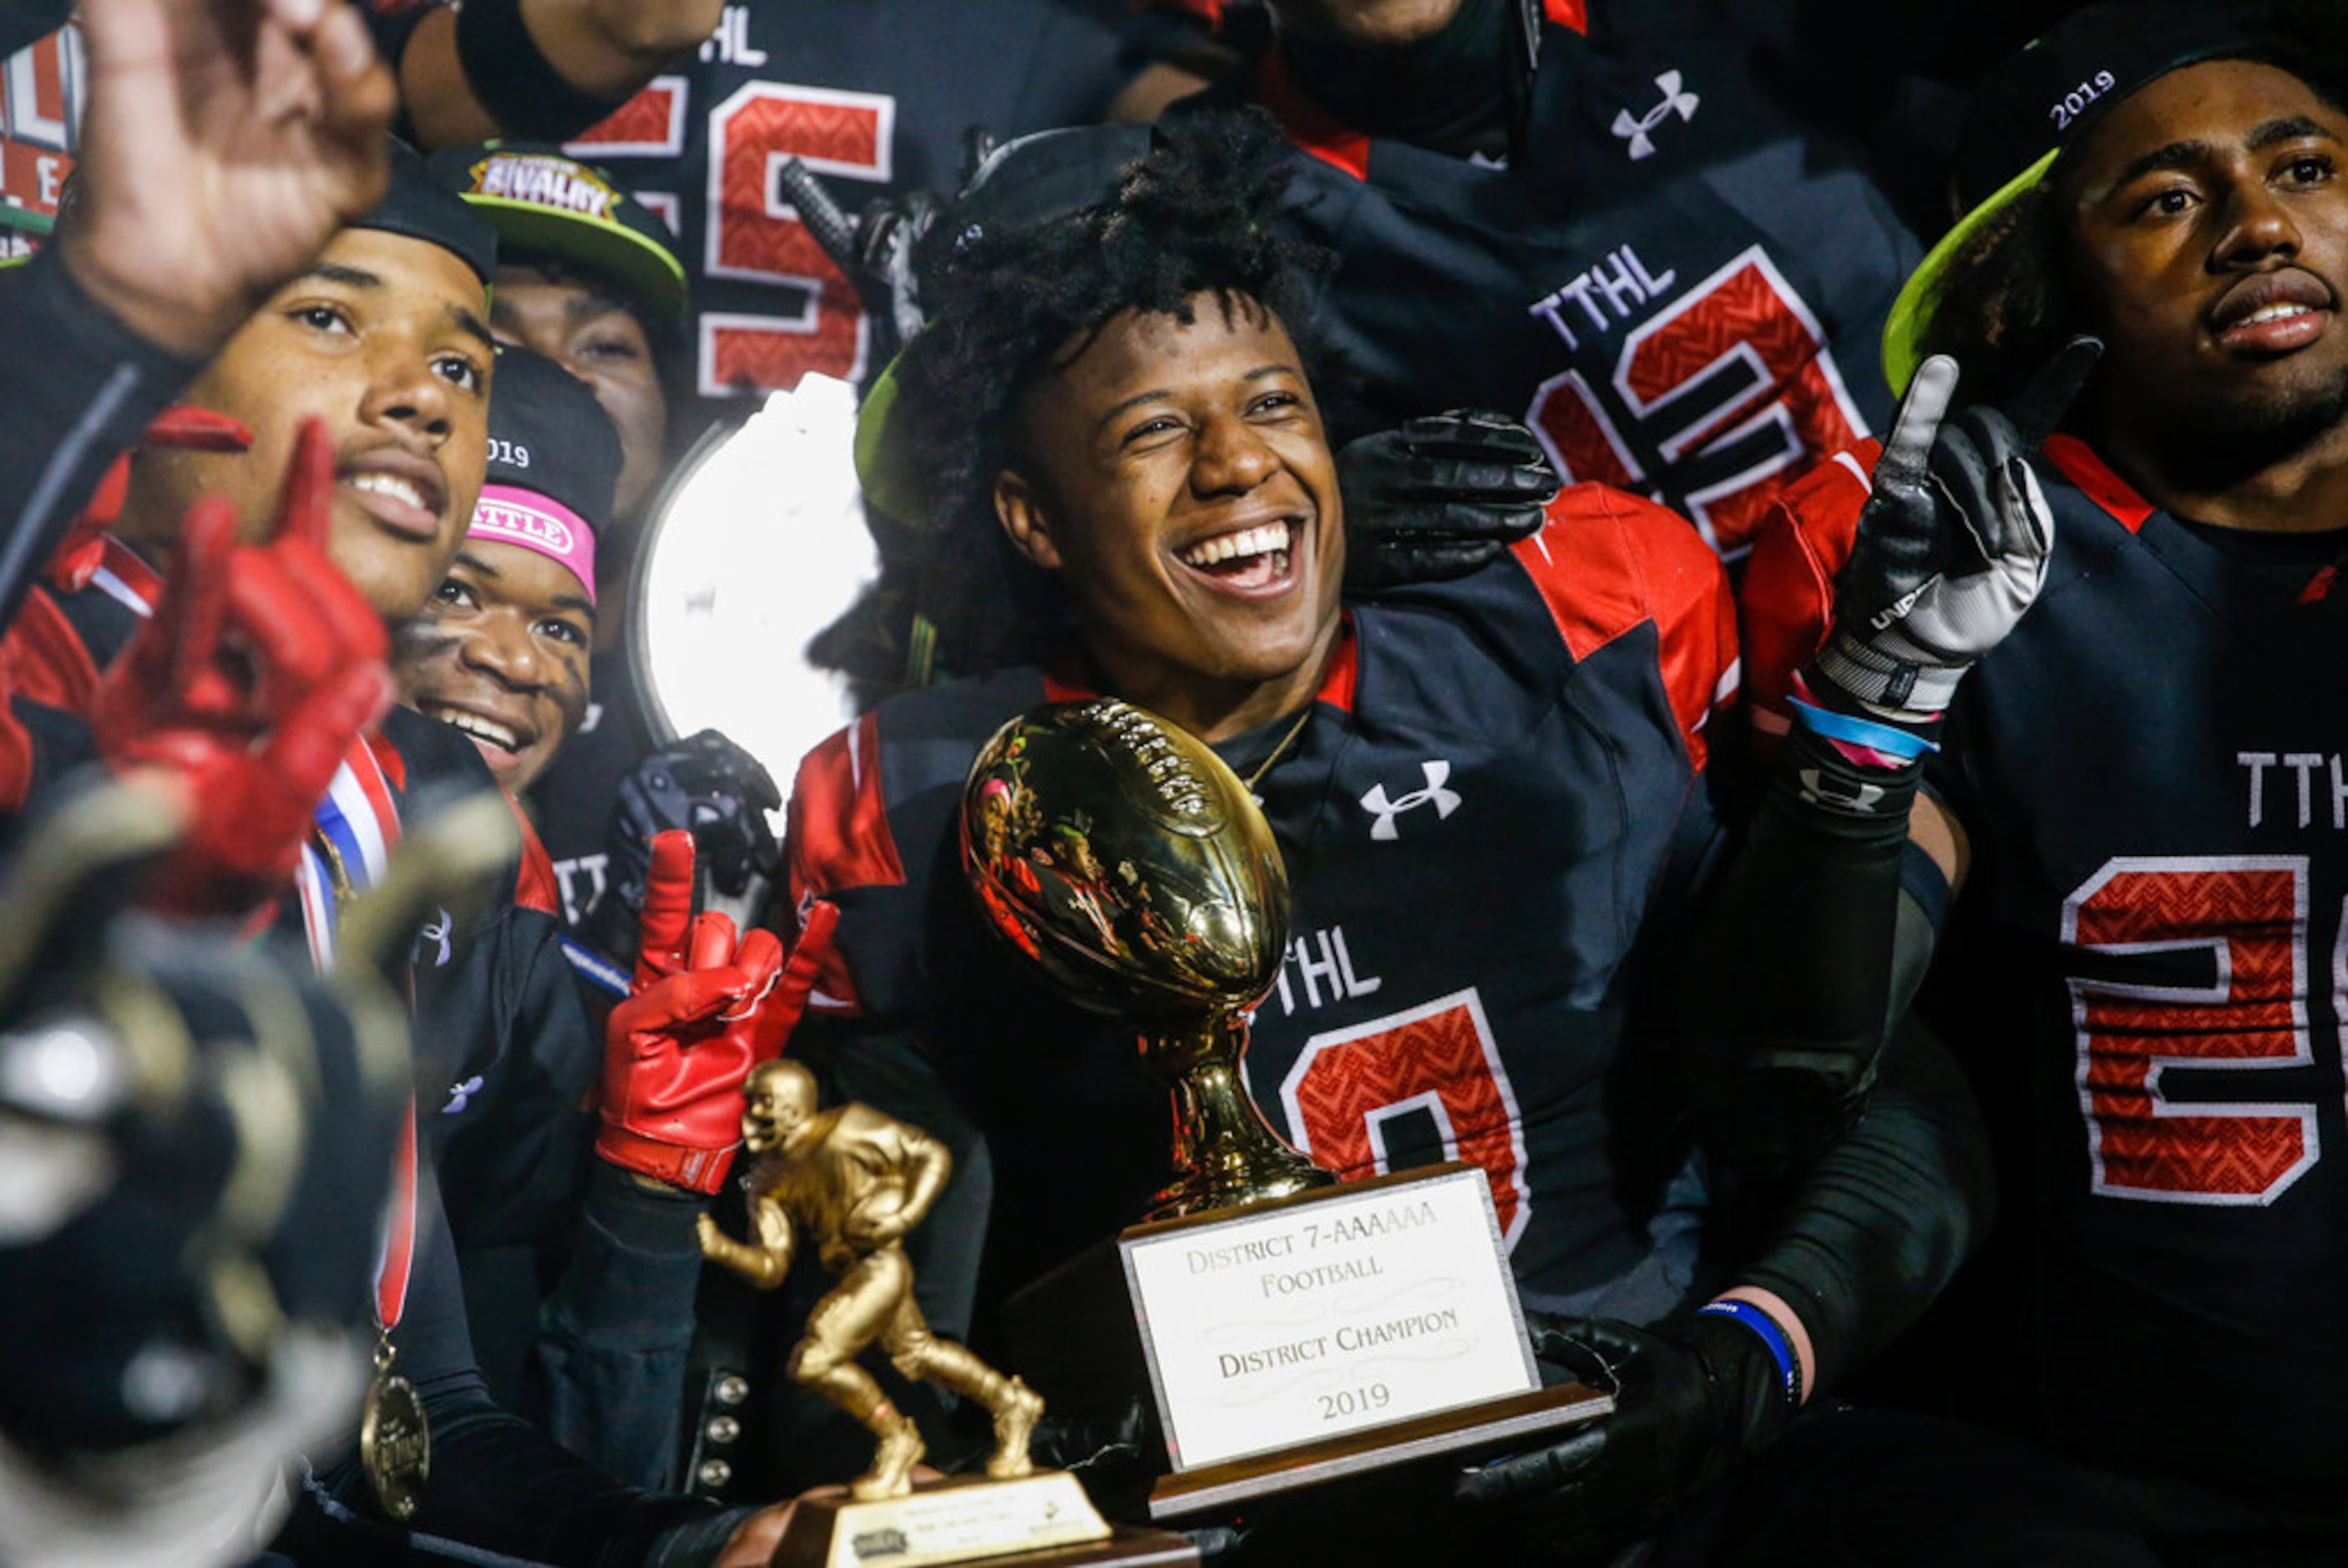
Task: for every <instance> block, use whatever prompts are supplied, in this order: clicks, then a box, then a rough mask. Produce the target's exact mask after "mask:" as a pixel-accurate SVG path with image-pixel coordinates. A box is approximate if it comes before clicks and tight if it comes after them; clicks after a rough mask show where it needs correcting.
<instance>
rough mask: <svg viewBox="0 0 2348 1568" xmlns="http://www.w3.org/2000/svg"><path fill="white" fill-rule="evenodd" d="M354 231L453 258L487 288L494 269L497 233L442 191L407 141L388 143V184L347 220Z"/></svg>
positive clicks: (496, 263) (493, 274) (493, 276)
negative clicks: (418, 244) (400, 237)
mask: <svg viewBox="0 0 2348 1568" xmlns="http://www.w3.org/2000/svg"><path fill="white" fill-rule="evenodd" d="M350 226H351V227H352V228H354V229H381V230H383V231H384V232H386V233H392V234H404V235H406V236H407V238H409V239H411V240H423V241H425V242H427V243H430V244H435V245H438V246H439V247H440V248H441V249H443V250H446V251H453V252H455V253H456V254H457V257H458V260H460V261H462V262H463V263H465V264H466V265H467V266H469V267H470V268H471V269H472V270H473V275H474V276H476V277H478V278H479V279H480V280H481V286H482V287H484V288H487V287H488V286H489V284H490V282H491V281H492V280H493V279H494V278H495V277H496V275H497V270H498V232H497V231H496V230H495V229H492V228H491V227H489V224H488V223H486V222H483V221H482V220H481V218H480V217H479V214H477V213H476V212H474V211H473V210H472V209H471V208H470V207H468V206H467V205H465V203H464V202H462V201H458V200H457V199H456V198H455V197H454V196H452V195H450V194H449V193H448V191H444V190H442V189H441V188H440V182H439V181H437V180H435V179H433V178H432V174H431V171H430V170H428V169H427V167H426V166H425V162H424V159H423V157H422V155H421V154H419V153H417V150H415V149H414V148H412V147H410V146H408V145H407V143H406V142H404V141H401V140H398V139H396V138H395V139H393V141H392V144H391V179H390V181H388V182H387V183H386V185H385V186H384V191H383V200H382V201H378V202H376V204H375V206H374V208H373V209H372V210H370V211H366V212H363V213H361V214H360V215H359V216H357V217H355V218H354V219H352V220H351V225H350Z"/></svg>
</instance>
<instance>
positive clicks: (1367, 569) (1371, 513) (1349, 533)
mask: <svg viewBox="0 0 2348 1568" xmlns="http://www.w3.org/2000/svg"><path fill="white" fill-rule="evenodd" d="M1337 488H1338V490H1339V491H1340V492H1341V493H1342V494H1343V495H1344V498H1345V585H1346V586H1347V587H1349V588H1355V589H1360V590H1363V591H1365V592H1369V591H1375V590H1376V589H1380V588H1392V587H1396V586H1399V585H1400V584H1403V583H1433V582H1439V581H1441V580H1443V579H1445V578H1448V577H1461V576H1465V575H1466V574H1467V573H1470V572H1473V571H1475V570H1476V569H1477V568H1478V567H1479V566H1482V565H1485V564H1487V563H1488V562H1492V561H1495V560H1497V559H1498V557H1499V554H1500V552H1502V551H1503V550H1506V549H1507V548H1508V547H1509V545H1511V544H1513V543H1515V542H1517V541H1519V540H1520V539H1529V538H1530V537H1531V536H1532V535H1533V534H1535V533H1538V532H1540V526H1541V518H1542V515H1543V509H1544V508H1545V507H1547V506H1548V505H1549V503H1550V500H1552V499H1554V498H1555V496H1556V495H1557V492H1558V489H1559V481H1558V477H1557V469H1554V468H1552V467H1551V466H1550V460H1549V454H1548V453H1547V452H1545V451H1544V450H1542V449H1541V444H1540V439H1539V438H1537V437H1535V436H1534V434H1533V433H1532V432H1531V431H1530V430H1529V429H1527V428H1525V427H1524V426H1522V425H1520V424H1519V423H1517V421H1515V420H1514V419H1510V418H1506V417H1505V416H1503V415H1499V414H1488V413H1482V412H1479V411H1477V410H1474V409H1466V408H1455V409H1453V410H1452V411H1451V412H1449V413H1447V414H1436V415H1432V416H1429V417H1426V418H1417V419H1413V420H1411V421H1410V422H1409V423H1407V424H1406V425H1404V426H1403V427H1402V428H1400V429H1397V430H1380V431H1378V432H1377V433H1376V434H1375V435H1370V436H1364V437H1363V438H1361V439H1359V440H1357V441H1353V442H1350V443H1348V444H1347V445H1346V447H1345V449H1344V450H1343V451H1341V452H1339V453H1338V454H1337Z"/></svg>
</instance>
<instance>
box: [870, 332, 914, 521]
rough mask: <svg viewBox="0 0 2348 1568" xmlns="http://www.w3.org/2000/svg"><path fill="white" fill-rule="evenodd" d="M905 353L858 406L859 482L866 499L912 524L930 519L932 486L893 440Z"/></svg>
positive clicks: (881, 373) (881, 376)
mask: <svg viewBox="0 0 2348 1568" xmlns="http://www.w3.org/2000/svg"><path fill="white" fill-rule="evenodd" d="M902 359H903V356H898V358H896V359H891V361H889V363H888V365H887V366H885V367H884V368H883V369H882V370H881V372H880V375H879V376H877V377H874V378H873V381H872V385H871V386H870V387H867V388H865V391H864V400H863V401H862V402H860V403H859V404H858V405H857V406H856V482H857V483H858V484H860V485H861V486H863V487H864V499H865V500H869V501H870V502H871V503H872V504H873V505H874V506H876V507H879V508H880V510H881V511H884V512H886V513H887V514H888V515H889V516H891V517H893V518H895V519H896V520H897V521H899V522H901V523H904V524H906V525H908V526H909V527H913V528H921V527H924V526H926V525H927V524H928V522H929V521H930V487H929V486H928V485H927V484H925V483H924V482H923V481H922V475H920V474H918V473H916V472H914V471H913V470H912V468H911V465H910V464H908V463H906V462H905V461H904V460H903V457H902V455H901V454H900V453H898V452H896V451H893V450H892V449H891V446H890V442H889V417H890V415H891V414H892V413H893V412H894V411H895V410H896V407H897V366H898V365H899V364H900V363H901V362H902Z"/></svg>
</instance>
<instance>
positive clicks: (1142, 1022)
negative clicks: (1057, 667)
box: [962, 697, 1612, 1520]
mask: <svg viewBox="0 0 2348 1568" xmlns="http://www.w3.org/2000/svg"><path fill="white" fill-rule="evenodd" d="M962 807H963V809H962V845H963V868H964V870H965V872H967V873H968V876H969V878H970V882H971V885H972V887H973V891H974V892H976V893H977V896H978V901H979V903H980V905H981V907H982V909H983V912H984V914H985V917H986V919H987V922H988V923H989V924H991V925H992V926H993V928H994V931H995V932H996V934H998V935H1000V936H1001V937H1003V938H1004V940H1005V941H1007V942H1008V943H1009V944H1011V945H1012V946H1014V947H1015V948H1016V949H1018V951H1019V952H1020V953H1021V954H1025V957H1026V959H1027V960H1028V961H1029V962H1030V963H1032V964H1033V965H1035V966H1036V967H1037V968H1038V969H1040V970H1041V971H1042V972H1043V974H1044V975H1046V976H1047V977H1048V978H1049V979H1050V980H1052V981H1053V982H1054V983H1055V984H1056V985H1057V986H1058V987H1059V988H1060V989H1061V991H1062V992H1063V993H1064V994H1065V995H1066V996H1067V997H1069V999H1070V1000H1072V1001H1074V1002H1075V1003H1076V1004H1077V1005H1078V1006H1083V1007H1085V1008H1086V1009H1089V1010H1091V1011H1095V1012H1101V1013H1107V1014H1111V1015H1114V1016H1118V1017H1120V1018H1123V1019H1125V1020H1127V1021H1128V1022H1130V1023H1131V1024H1132V1026H1134V1028H1135V1030H1136V1032H1137V1034H1138V1037H1139V1043H1140V1047H1141V1056H1142V1060H1143V1063H1144V1065H1145V1067H1146V1068H1148V1070H1149V1072H1150V1073H1151V1074H1152V1075H1153V1076H1154V1077H1156V1078H1159V1080H1160V1081H1161V1082H1163V1083H1165V1084H1166V1085H1167V1087H1168V1088H1169V1092H1170V1095H1171V1098H1172V1102H1173V1121H1174V1137H1173V1160H1172V1164H1173V1175H1172V1180H1171V1181H1169V1182H1168V1184H1167V1185H1166V1186H1165V1187H1164V1188H1162V1189H1161V1190H1160V1191H1159V1192H1158V1194H1157V1196H1156V1197H1155V1199H1154V1200H1153V1201H1152V1202H1151V1206H1150V1208H1149V1210H1148V1214H1147V1215H1146V1216H1145V1222H1144V1223H1142V1224H1140V1225H1138V1226H1136V1227H1134V1228H1132V1229H1129V1230H1128V1231H1127V1232H1125V1233H1123V1235H1121V1236H1120V1237H1119V1238H1118V1239H1117V1253H1118V1257H1119V1261H1120V1262H1121V1264H1122V1273H1123V1282H1122V1283H1123V1285H1124V1292H1123V1294H1124V1295H1125V1297H1126V1300H1127V1302H1128V1303H1129V1305H1130V1309H1131V1311H1130V1317H1129V1318H1124V1319H1123V1322H1124V1323H1130V1324H1132V1325H1135V1326H1138V1330H1139V1346H1138V1351H1139V1355H1138V1357H1132V1359H1134V1360H1136V1361H1138V1362H1140V1363H1142V1364H1144V1365H1146V1369H1147V1375H1148V1382H1149V1385H1150V1390H1151V1393H1152V1395H1153V1397H1154V1399H1155V1403H1156V1407H1157V1412H1158V1416H1159V1424H1160V1427H1161V1429H1162V1430H1163V1432H1164V1434H1165V1437H1166V1439H1167V1449H1168V1454H1169V1460H1171V1462H1172V1465H1173V1473H1171V1474H1169V1475H1168V1476H1165V1477H1162V1478H1160V1480H1159V1482H1158V1484H1157V1487H1156V1489H1155V1490H1154V1491H1152V1493H1151V1496H1150V1501H1149V1509H1150V1513H1151V1516H1152V1517H1153V1518H1154V1519H1160V1520H1164V1519H1176V1518H1182V1517H1187V1516H1194V1515H1200V1514H1206V1513H1210V1512H1214V1511H1220V1510H1223V1509H1227V1508H1229V1507H1231V1506H1232V1505H1234V1504H1237V1503H1240V1502H1242V1501H1247V1500H1249V1499H1251V1498H1259V1497H1263V1496H1266V1495H1269V1494H1272V1493H1276V1492H1282V1491H1292V1490H1294V1489H1296V1488H1298V1487H1301V1486H1309V1485H1313V1484H1316V1483H1318V1482H1321V1481H1324V1480H1334V1479H1336V1478H1338V1477H1340V1476H1345V1475H1352V1474H1357V1473H1360V1472H1363V1471H1365V1470H1375V1469H1379V1468H1382V1467H1384V1466H1386V1465H1391V1464H1395V1463H1399V1462H1402V1461H1405V1460H1413V1459H1419V1458H1425V1457H1428V1456H1432V1455H1437V1454H1445V1453H1455V1454H1456V1453H1460V1452H1463V1451H1466V1450H1468V1449H1478V1448H1482V1449H1491V1448H1496V1447H1498V1446H1500V1445H1502V1444H1504V1443H1506V1442H1508V1441H1509V1440H1511V1439H1520V1438H1524V1437H1528V1436H1530V1435H1532V1434H1535V1433H1538V1432H1541V1431H1545V1430H1548V1429H1552V1428H1555V1427H1559V1426H1564V1425H1570V1424H1572V1423H1575V1422H1579V1421H1584V1420H1588V1419H1591V1418H1594V1417H1596V1416H1599V1415H1602V1414H1603V1413H1604V1412H1605V1411H1607V1410H1608V1409H1610V1408H1612V1401H1611V1400H1610V1399H1608V1398H1606V1397H1605V1396H1603V1395H1601V1394H1597V1393H1595V1392H1593V1391H1592V1390H1591V1389H1588V1388H1585V1387H1580V1386H1579V1385H1573V1386H1569V1387H1562V1388H1549V1389H1544V1388H1542V1387H1540V1376H1539V1373H1538V1370H1537V1368H1536V1366H1535V1363H1534V1360H1533V1357H1532V1351H1531V1348H1530V1346H1529V1343H1528V1341H1527V1338H1526V1335H1525V1330H1524V1318H1523V1314H1522V1311H1521V1309H1520V1308H1519V1305H1518V1302H1517V1295H1516V1285H1515V1280H1514V1276H1513V1275H1512V1274H1510V1273H1509V1265H1508V1258H1507V1253H1506V1249H1505V1246H1504V1244H1503V1243H1502V1242H1501V1239H1500V1233H1499V1226H1498V1220H1497V1217H1496V1215H1495V1212H1494V1208H1493V1202H1492V1197H1491V1192H1490V1189H1489V1185H1488V1181H1487V1180H1486V1178H1485V1176H1484V1174H1483V1173H1482V1172H1481V1171H1478V1170H1476V1169H1475V1168H1474V1167H1471V1166H1466V1165H1460V1164H1457V1163H1454V1164H1448V1165H1441V1166H1436V1167H1433V1168H1431V1169H1429V1170H1426V1171H1411V1172H1407V1173H1401V1174H1395V1175H1390V1176H1380V1177H1375V1178H1373V1179H1371V1180H1368V1181H1354V1182H1347V1183H1344V1184H1339V1183H1338V1182H1337V1181H1336V1179H1335V1178H1334V1176H1333V1175H1331V1174H1330V1173H1329V1172H1327V1171H1323V1170H1321V1169H1319V1168H1318V1167H1316V1166H1314V1165H1313V1162H1312V1161H1310V1160H1308V1159H1307V1158H1306V1157H1305V1156H1304V1155H1303V1154H1301V1153H1299V1152H1298V1151H1297V1150H1295V1149H1294V1148H1293V1147H1292V1146H1291V1145H1290V1144H1288V1143H1287V1142H1286V1141H1285V1140H1282V1138H1281V1137H1280V1135H1279V1134H1278V1133H1277V1132H1275V1131H1274V1130H1272V1126H1271V1124H1270V1123H1269V1122H1268V1121H1266V1119H1264V1116H1263V1113H1262V1109H1260V1108H1258V1106H1257V1105H1256V1103H1255V1101H1254V1100H1253V1099H1252V1098H1251V1097H1250V1095H1249V1093H1248V1090H1247V1085H1246V1082H1245V1080H1244V1078H1242V1077H1241V1069H1240V1063H1241V1057H1242V1056H1243V1054H1244V1052H1245V1049H1246V1043H1247V1016H1248V1015H1249V1014H1250V1013H1251V1011H1252V1009H1253V1008H1254V1006H1256V1004H1257V1003H1258V1002H1260V1001H1261V1000H1262V998H1263V996H1264V995H1265V994H1266V993H1267V992H1268V991H1270V989H1271V988H1272V985H1273V984H1274V982H1275V981H1276V980H1277V978H1278V975H1279V971H1280V965H1281V963H1282V959H1283V957H1284V955H1285V950H1286V945H1287V926H1288V880H1287V874H1286V872H1285V870H1284V868H1283V866H1282V860H1281V852H1280V847H1279V844H1278V843H1277V841H1275V840H1274V839H1273V838H1272V830H1271V827H1270V825H1269V824H1268V823H1267V822H1266V821H1265V820H1264V818H1263V814H1262V811H1261V810H1259V809H1258V807H1257V806H1256V804H1255V801H1254V799H1253V797H1252V796H1251V795H1250V794H1249V792H1248V790H1247V789H1246V787H1245V786H1244V785H1243V784H1241V781H1240V779H1239V778H1238V777H1237V776H1236V775H1234V774H1233V773H1232V772H1231V769H1229V768H1228V767H1226V766H1225V765H1224V763H1223V762H1222V760H1221V758H1218V757H1217V756H1216V755H1215V754H1214V753H1213V752H1212V751H1210V750H1209V749H1208V748H1207V747H1206V746H1205V745H1204V744H1203V743H1201V742H1200V741H1199V740H1198V739H1197V738H1194V737H1192V736H1190V735H1189V734H1188V733H1187V732H1185V731H1183V730H1182V729H1180V728H1179V727H1176V726H1174V725H1172V724H1169V723H1168V722H1166V721H1165V720H1163V719H1160V718H1159V717H1156V716H1155V715H1153V714H1150V713H1148V712H1146V711H1144V710H1142V709H1140V708H1138V707H1133V706H1132V705H1130V704H1128V703H1125V702H1121V701H1118V700H1117V699H1115V698H1107V697H1096V698H1090V699H1087V700H1085V701H1081V702H1073V703H1063V704H1058V705H1055V706H1050V707H1041V708H1037V709H1034V710H1032V711H1030V712H1028V713H1026V714H1024V715H1022V716H1021V717H1018V718H1015V719H1014V720H1012V721H1011V722H1010V723H1009V724H1006V725H1004V727H1002V728H1001V729H1000V730H998V731H996V733H995V735H994V738H992V739H991V740H990V741H988V743H987V745H986V746H985V748H983V750H982V751H981V752H980V753H979V756H978V758H977V760H976V762H975V763H973V766H972V769H971V772H970V776H969V779H968V780H967V782H966V783H965V785H964V788H963V802H962ZM1105 1266H1106V1265H1103V1268H1099V1269H1097V1268H1095V1267H1094V1266H1093V1263H1092V1260H1091V1259H1090V1258H1086V1259H1079V1260H1077V1262H1076V1263H1075V1264H1071V1265H1070V1266H1069V1267H1067V1268H1066V1269H1064V1270H1062V1271H1058V1277H1056V1279H1054V1280H1053V1281H1052V1282H1050V1283H1049V1284H1047V1286H1046V1287H1045V1290H1044V1291H1043V1292H1040V1293H1038V1295H1037V1296H1036V1297H1035V1299H1034V1300H1032V1301H1031V1303H1030V1305H1029V1311H1028V1315H1029V1316H1030V1317H1031V1318H1033V1319H1035V1320H1037V1321H1039V1322H1040V1323H1041V1324H1042V1325H1043V1326H1044V1328H1045V1332H1046V1333H1056V1334H1057V1335H1058V1336H1059V1337H1061V1338H1062V1339H1069V1338H1075V1337H1078V1335H1077V1333H1076V1331H1075V1330H1073V1329H1071V1328H1069V1327H1067V1326H1066V1325H1067V1324H1069V1323H1071V1322H1074V1321H1077V1320H1080V1319H1084V1318H1086V1317H1087V1316H1090V1317H1091V1319H1092V1320H1093V1321H1094V1322H1096V1323H1099V1324H1102V1325H1107V1324H1109V1322H1110V1320H1111V1318H1113V1317H1123V1315H1122V1314H1115V1313H1108V1312H1102V1311H1100V1310H1099V1309H1098V1307H1097V1303H1098V1301H1099V1299H1100V1297H1101V1296H1102V1295H1103V1294H1105V1292H1104V1289H1103V1286H1102V1285H1101V1283H1100V1280H1099V1279H1098V1277H1097V1275H1098V1274H1101V1273H1102V1272H1104V1270H1105ZM1122 1327H1123V1325H1122V1324H1119V1325H1117V1329H1118V1330H1122ZM1014 1334H1015V1331H1014ZM1116 1360H1117V1358H1116V1357H1115V1356H1112V1357H1111V1359H1110V1361H1109V1362H1108V1363H1107V1365H1115V1364H1116ZM1074 1365H1076V1364H1075V1363H1074V1362H1072V1363H1071V1366H1072V1367H1073V1366H1074ZM1074 1376H1076V1377H1078V1378H1080V1379H1097V1377H1098V1376H1099V1374H1098V1372H1097V1371H1096V1370H1093V1369H1090V1368H1087V1369H1086V1370H1085V1371H1083V1372H1081V1373H1077V1374H1075V1375H1074Z"/></svg>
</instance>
